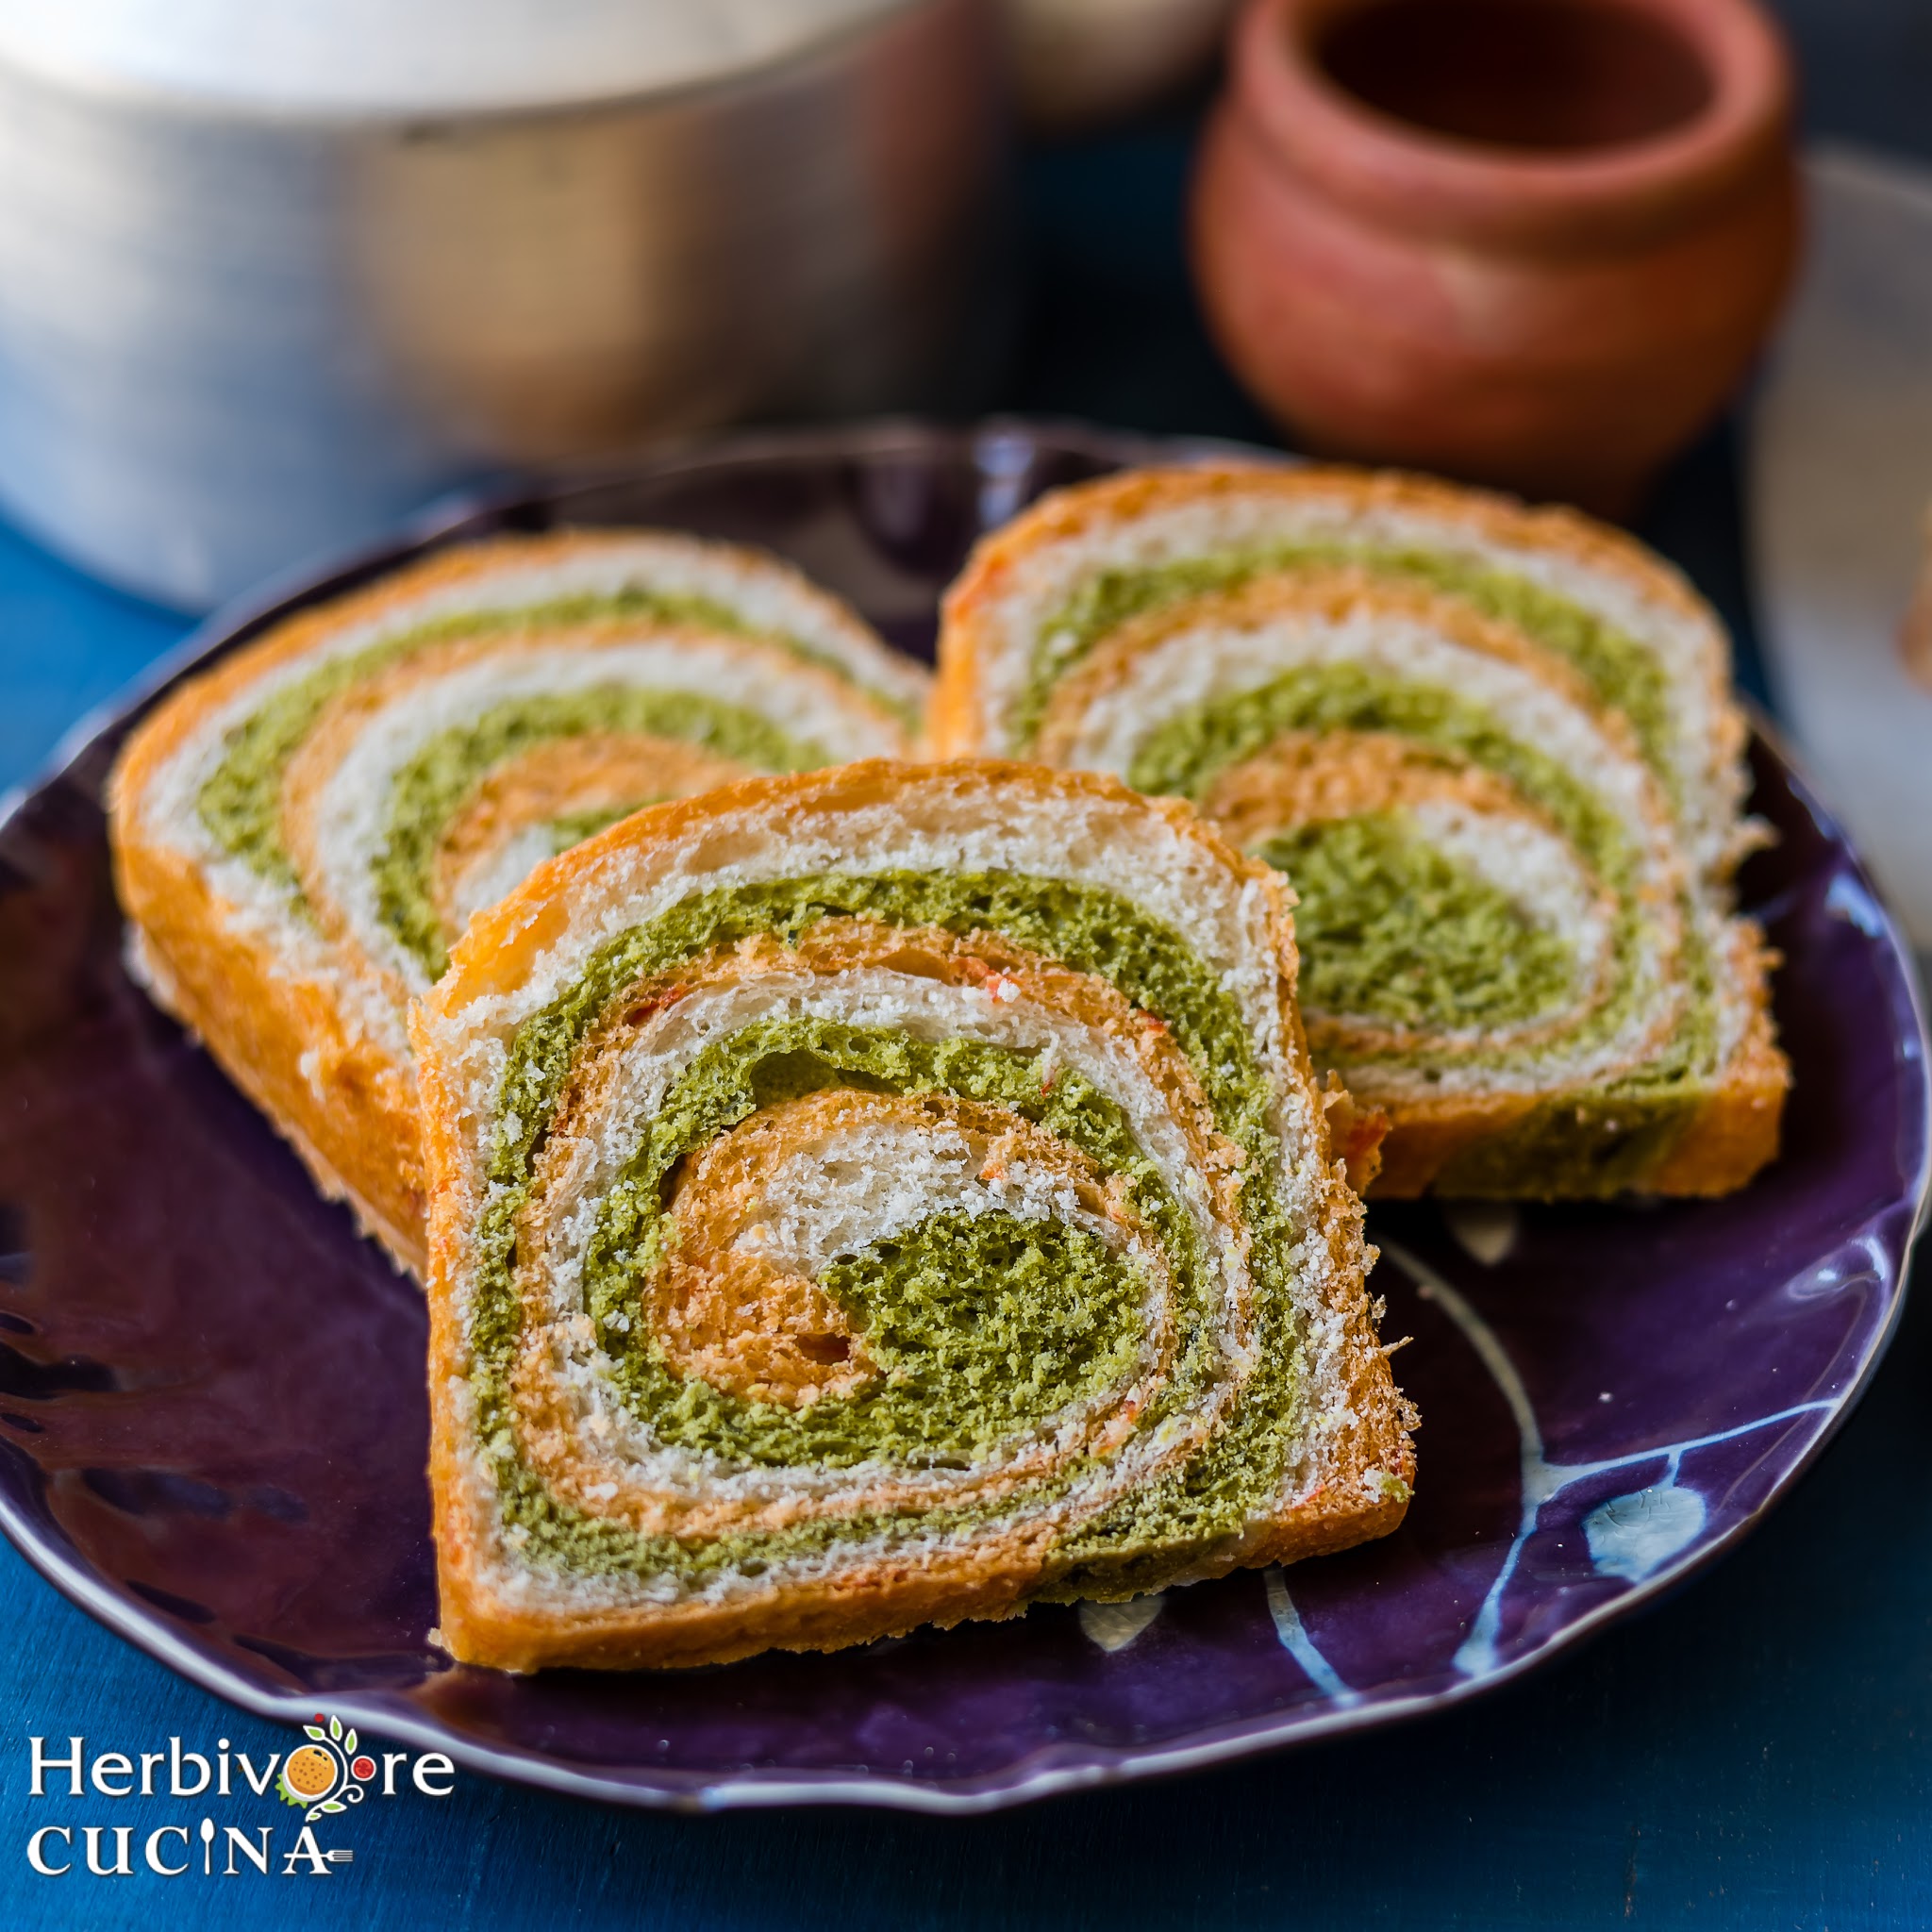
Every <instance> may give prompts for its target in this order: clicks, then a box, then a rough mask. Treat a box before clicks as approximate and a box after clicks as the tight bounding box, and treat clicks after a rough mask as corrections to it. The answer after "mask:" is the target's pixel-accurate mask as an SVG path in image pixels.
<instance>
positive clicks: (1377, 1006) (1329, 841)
mask: <svg viewBox="0 0 1932 1932" xmlns="http://www.w3.org/2000/svg"><path fill="white" fill-rule="evenodd" d="M1258 853H1259V857H1261V858H1265V859H1266V860H1267V861H1268V863H1269V864H1270V865H1272V866H1274V868H1275V870H1276V871H1277V872H1285V873H1286V874H1288V875H1289V878H1290V881H1291V883H1292V885H1293V886H1294V890H1295V894H1296V897H1297V899H1298V901H1299V904H1298V905H1297V906H1296V908H1295V915H1294V925H1295V938H1296V941H1297V942H1298V944H1299V945H1300V948H1301V955H1302V975H1301V993H1302V999H1303V1001H1304V1003H1305V1004H1306V1005H1307V1006H1308V1007H1310V1008H1313V1009H1314V1010H1315V1011H1317V1012H1323V1013H1337V1014H1345V1015H1348V1016H1350V1017H1355V1018H1362V1019H1371V1020H1379V1021H1383V1022H1385V1023H1387V1024H1390V1025H1394V1026H1408V1027H1433V1028H1439V1029H1443V1030H1449V1029H1455V1028H1476V1027H1484V1028H1492V1027H1502V1026H1510V1025H1518V1024H1522V1023H1524V1022H1525V1021H1529V1020H1533V1019H1535V1018H1536V1017H1537V1016H1538V1015H1539V1014H1542V1013H1548V1012H1553V1011H1555V1010H1557V1008H1560V1007H1561V1006H1562V1005H1563V1004H1564V1003H1565V1001H1566V1000H1568V999H1569V998H1570V997H1571V996H1572V994H1573V992H1574V988H1575V983H1576V962H1575V960H1574V958H1572V956H1571V952H1570V948H1569V947H1568V946H1567V945H1565V944H1564V942H1563V941H1562V940H1561V939H1559V938H1558V937H1557V934H1555V933H1553V932H1551V931H1550V930H1549V929H1548V928H1547V927H1545V926H1543V925H1541V924H1538V923H1537V920H1536V918H1535V917H1534V915H1533V913H1532V912H1531V911H1529V910H1528V909H1526V908H1524V907H1522V906H1520V905H1518V904H1517V902H1516V901H1515V900H1514V899H1512V898H1511V897H1510V896H1509V894H1508V893H1507V892H1505V891H1502V890H1501V888H1500V887H1497V886H1494V885H1492V884H1491V883H1490V881H1489V880H1487V879H1485V878H1484V877H1483V876H1482V875H1481V874H1479V873H1477V872H1476V871H1475V870H1474V867H1472V866H1470V865H1467V864H1465V863H1463V862H1462V861H1461V860H1459V859H1456V858H1451V857H1449V855H1448V854H1446V853H1444V852H1442V851H1441V850H1440V849H1439V848H1438V847H1436V846H1434V845H1432V844H1430V843H1429V841H1427V840H1426V839H1425V838H1424V837H1422V836H1421V835H1420V834H1419V833H1418V832H1417V831H1416V829H1415V828H1414V826H1413V824H1411V822H1410V821H1409V819H1408V816H1407V813H1404V812H1400V811H1376V812H1359V813H1357V814H1356V815H1355V816H1354V817H1353V818H1343V819H1324V820H1321V821H1318V822H1317V823H1315V824H1307V825H1298V826H1296V827H1295V828H1294V829H1293V830H1291V831H1288V832H1283V833H1281V834H1279V835H1278V836H1276V837H1274V838H1273V839H1270V840H1268V841H1265V842H1264V843H1263V844H1262V845H1261V846H1260V847H1259V848H1258Z"/></svg>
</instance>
